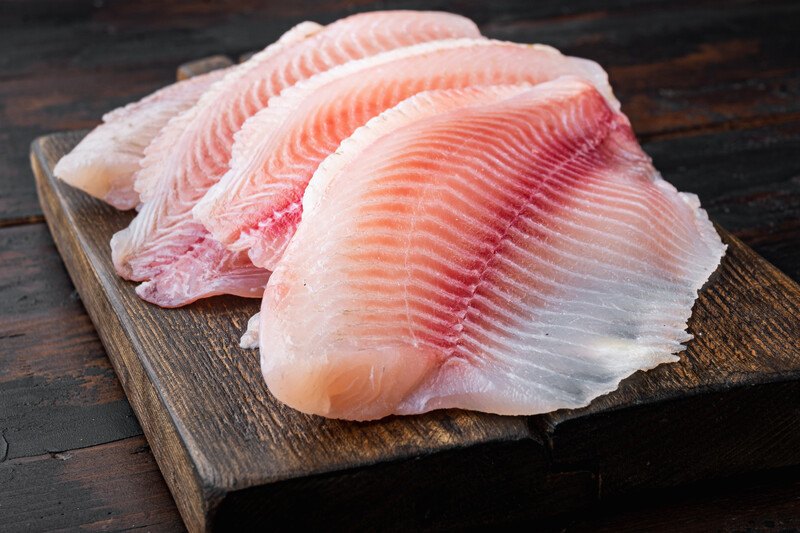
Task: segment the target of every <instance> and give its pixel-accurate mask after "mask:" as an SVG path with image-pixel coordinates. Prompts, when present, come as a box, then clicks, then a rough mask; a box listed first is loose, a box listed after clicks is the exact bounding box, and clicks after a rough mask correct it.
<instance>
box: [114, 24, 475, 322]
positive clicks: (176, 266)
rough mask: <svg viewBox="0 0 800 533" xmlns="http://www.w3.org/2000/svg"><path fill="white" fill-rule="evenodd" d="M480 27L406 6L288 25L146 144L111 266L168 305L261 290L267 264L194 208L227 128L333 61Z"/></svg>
mask: <svg viewBox="0 0 800 533" xmlns="http://www.w3.org/2000/svg"><path fill="white" fill-rule="evenodd" d="M479 35H480V34H479V32H478V29H477V27H476V26H475V25H474V23H472V22H471V21H469V20H468V19H465V18H463V17H460V16H457V15H451V14H447V13H434V12H410V11H392V12H378V13H364V14H359V15H354V16H351V17H348V18H345V19H342V20H340V21H337V22H335V23H333V24H331V25H330V26H327V27H325V28H324V29H320V28H319V26H317V25H311V24H304V25H300V26H298V27H297V28H295V29H293V30H291V31H290V32H289V33H288V34H287V35H285V36H284V37H283V38H281V40H280V41H279V42H278V43H276V44H274V45H272V46H270V47H268V48H267V49H266V50H264V51H262V52H260V53H259V54H257V55H256V56H254V57H253V58H251V59H250V60H249V61H248V62H247V63H245V64H244V65H242V66H240V67H239V68H237V69H236V70H234V71H232V72H231V73H230V74H228V75H227V76H226V77H225V78H224V79H223V80H222V81H221V82H220V83H218V84H215V85H214V87H213V89H212V90H210V91H208V92H207V93H206V94H204V95H203V97H202V98H201V99H200V100H199V102H198V103H197V105H196V106H194V107H193V108H192V109H191V110H189V111H187V112H186V113H184V114H183V115H182V116H181V117H178V118H177V119H175V120H173V121H171V122H170V124H169V125H168V126H167V127H166V128H165V129H164V130H163V131H162V133H161V134H160V135H159V137H158V138H157V139H155V140H154V141H153V143H152V144H151V146H149V147H148V149H147V153H146V157H145V159H144V161H143V163H142V167H143V168H142V170H141V172H140V173H139V175H138V176H137V178H136V187H137V190H139V191H140V192H141V194H142V200H143V202H144V205H143V207H142V210H141V211H140V213H139V215H138V216H137V217H136V218H135V219H134V220H133V222H132V223H131V225H130V226H129V227H128V228H127V229H125V230H123V231H121V232H119V233H117V234H116V235H115V236H114V238H113V239H112V241H111V246H112V258H113V260H114V265H115V267H116V269H117V272H118V273H119V274H120V275H121V276H123V277H125V278H127V279H131V280H135V281H145V280H147V281H146V283H145V284H143V285H142V286H140V287H139V288H138V289H137V293H138V294H139V295H140V296H141V297H143V298H144V299H146V300H148V301H150V302H153V303H156V304H158V305H161V306H165V307H174V306H179V305H183V304H186V303H189V302H191V301H193V300H195V299H197V298H202V297H205V296H210V295H211V294H216V293H218V292H226V293H230V294H237V295H241V296H258V295H260V294H261V292H262V291H263V285H264V283H265V282H266V273H265V272H264V271H263V270H262V269H258V268H256V267H254V266H253V265H252V264H251V263H250V261H249V259H248V258H247V255H246V254H243V253H235V252H229V251H228V250H226V248H225V247H224V246H222V245H220V244H219V243H218V242H216V241H215V240H214V239H211V238H210V236H209V234H208V233H207V232H206V231H205V229H204V228H203V226H202V224H200V223H198V222H197V221H195V220H194V219H193V218H192V216H191V209H192V207H193V206H194V204H195V203H196V202H197V200H199V199H200V198H201V197H202V196H203V195H204V194H205V192H206V191H207V190H208V188H209V187H210V186H211V185H213V184H214V183H216V181H218V180H219V178H220V177H221V176H222V175H223V174H224V173H225V171H226V170H227V169H228V162H229V159H230V153H231V146H232V144H233V136H234V134H235V133H236V131H238V130H239V128H240V127H241V125H242V124H243V123H244V121H245V120H246V119H247V118H248V117H249V116H251V115H253V114H254V113H256V112H257V111H258V110H260V109H261V108H263V107H264V106H266V105H267V103H268V102H269V100H270V98H272V97H273V96H275V95H277V94H278V93H280V92H281V91H282V90H283V89H284V88H286V87H289V86H291V85H293V84H294V83H296V82H298V81H301V80H303V79H305V78H308V77H310V76H313V75H314V74H316V73H319V72H321V71H324V70H327V69H328V68H330V67H332V66H335V65H338V64H341V63H345V62H347V61H349V60H352V59H357V58H362V57H365V56H368V55H371V54H375V53H379V52H382V51H385V50H389V49H393V48H397V47H401V46H405V45H409V44H415V43H419V42H424V41H431V40H438V39H450V38H455V37H465V36H467V37H477V36H479ZM176 282H179V283H189V284H190V285H188V286H176V285H175V283H176ZM206 287H213V291H209V290H207V288H206Z"/></svg>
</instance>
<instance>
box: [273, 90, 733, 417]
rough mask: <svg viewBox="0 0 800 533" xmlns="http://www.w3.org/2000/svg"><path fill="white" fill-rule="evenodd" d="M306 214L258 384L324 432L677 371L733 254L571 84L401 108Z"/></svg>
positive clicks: (536, 402) (420, 100)
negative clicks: (325, 421) (314, 419)
mask: <svg viewBox="0 0 800 533" xmlns="http://www.w3.org/2000/svg"><path fill="white" fill-rule="evenodd" d="M303 208H304V215H303V220H302V222H301V223H300V225H299V227H298V230H297V233H296V235H295V237H294V238H293V239H292V241H291V242H290V244H289V246H288V248H287V250H286V253H285V255H284V257H283V259H282V261H281V262H280V263H279V265H278V267H277V269H276V270H275V272H274V273H273V275H272V277H271V279H270V281H269V283H268V285H267V289H266V291H265V294H264V300H263V305H262V309H261V325H260V328H261V343H260V350H261V364H262V371H263V374H264V378H265V380H266V382H267V385H268V386H269V388H270V390H271V391H272V393H273V394H274V395H275V396H276V397H277V398H278V399H279V400H281V401H283V402H285V403H287V404H288V405H290V406H291V407H294V408H296V409H299V410H300V411H303V412H306V413H314V414H319V415H323V416H328V417H334V418H346V419H356V420H366V419H375V418H380V417H383V416H386V415H389V414H393V413H394V414H414V413H422V412H425V411H429V410H433V409H440V408H452V407H455V408H465V409H473V410H478V411H487V412H494V413H501V414H526V415H530V414H536V413H542V412H548V411H552V410H556V409H560V408H575V407H580V406H584V405H586V404H587V403H588V402H590V401H591V400H592V399H593V398H595V397H597V396H599V395H601V394H605V393H607V392H609V391H612V390H614V389H615V388H616V387H617V386H618V384H619V382H620V380H622V379H623V378H625V377H626V376H629V375H630V374H632V373H633V372H635V371H637V370H640V369H649V368H653V367H655V366H656V365H658V364H661V363H666V362H670V361H676V360H677V359H678V358H677V356H676V355H674V354H676V353H677V352H679V351H681V350H682V348H683V347H682V344H681V343H684V342H686V341H688V340H689V339H690V337H691V336H690V335H689V334H688V333H687V332H686V331H685V330H686V322H687V319H688V318H689V316H690V314H691V309H692V305H693V302H694V300H695V299H696V297H697V292H698V290H699V289H700V288H701V286H702V285H703V283H704V282H705V281H706V280H707V279H708V277H709V275H710V274H711V273H712V272H713V271H714V270H715V268H716V267H717V265H718V264H719V261H720V258H721V257H722V255H723V253H724V249H725V247H724V245H723V244H722V242H721V241H720V239H719V236H718V235H717V234H716V232H715V231H714V228H713V226H712V224H711V223H710V221H709V220H708V217H707V215H706V213H705V211H703V210H702V209H701V208H700V206H699V202H698V200H697V197H696V196H694V195H691V194H685V193H679V192H677V191H676V190H675V188H674V187H673V186H672V185H670V184H669V183H667V182H666V181H664V180H663V179H662V178H661V176H660V175H659V174H658V172H657V171H656V170H655V169H654V168H653V167H652V164H651V161H650V159H649V158H648V157H647V156H646V154H644V152H642V150H641V148H640V147H639V145H638V143H637V142H636V139H635V137H634V135H633V132H632V130H631V128H630V125H629V123H628V121H627V119H626V118H625V117H624V116H622V115H621V114H619V113H617V112H616V111H615V110H614V109H612V108H611V107H609V105H608V103H607V101H606V100H605V99H604V98H603V97H602V96H601V95H600V94H599V93H598V92H597V91H596V90H595V89H594V88H593V87H592V86H591V85H589V84H587V83H586V82H584V81H581V80H578V79H575V78H561V79H559V80H556V81H553V82H548V83H544V84H541V85H537V86H535V87H533V88H520V87H513V88H507V87H506V88H496V87H495V88H475V89H468V90H457V91H439V92H430V93H422V94H420V95H418V96H415V97H413V98H410V99H408V100H406V101H404V102H403V103H401V104H399V105H398V106H396V107H395V108H393V109H391V110H390V111H387V112H386V113H384V114H382V115H381V116H379V117H377V118H375V119H373V120H371V121H370V122H369V123H367V125H366V126H364V127H363V128H360V129H359V130H358V131H356V132H355V134H354V135H353V136H352V137H350V138H349V139H348V140H346V141H345V142H343V143H342V145H341V146H340V147H339V149H338V150H337V152H336V153H335V154H333V155H331V156H330V157H329V158H328V159H326V160H325V162H324V163H323V164H322V165H321V166H320V168H319V170H318V171H317V172H316V173H315V175H314V177H313V178H312V180H311V183H310V185H309V187H308V189H307V191H306V194H305V197H304V199H303Z"/></svg>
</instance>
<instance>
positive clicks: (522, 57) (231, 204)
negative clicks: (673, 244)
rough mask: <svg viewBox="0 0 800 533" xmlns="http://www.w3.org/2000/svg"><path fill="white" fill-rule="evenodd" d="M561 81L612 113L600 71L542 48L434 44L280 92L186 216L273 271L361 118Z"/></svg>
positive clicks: (387, 55) (465, 41)
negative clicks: (405, 105)
mask: <svg viewBox="0 0 800 533" xmlns="http://www.w3.org/2000/svg"><path fill="white" fill-rule="evenodd" d="M567 74H573V75H580V76H582V77H584V78H586V79H587V80H589V81H590V82H592V83H594V84H595V86H596V87H597V88H598V89H599V90H600V91H601V92H602V93H603V94H604V95H605V96H606V97H607V98H608V100H609V101H610V102H611V103H612V104H613V105H614V106H615V107H618V106H619V104H618V102H617V101H616V99H615V98H614V96H613V93H612V91H611V88H610V86H609V85H608V78H607V75H606V73H605V71H603V69H602V68H600V66H598V65H597V64H596V63H594V62H592V61H588V60H585V59H579V58H573V57H565V56H563V55H562V54H561V53H559V52H558V51H557V50H555V49H553V48H551V47H548V46H542V45H523V44H516V43H508V42H499V41H490V40H475V39H462V40H454V41H449V42H448V41H442V42H436V43H425V44H420V45H417V46H414V47H409V48H405V49H400V50H393V51H390V52H386V53H384V54H381V55H377V56H373V57H370V58H367V59H363V60H361V61H356V62H352V63H349V64H346V65H342V66H339V67H336V68H334V69H331V70H329V71H327V72H325V73H323V74H320V75H318V76H315V77H314V78H311V79H309V80H307V81H305V82H303V83H299V84H297V85H296V86H294V87H292V88H291V89H288V90H287V91H285V92H284V93H283V94H281V96H280V97H278V98H276V99H274V100H273V101H272V102H271V103H270V105H269V107H267V108H265V109H264V110H262V111H260V112H259V113H258V114H256V115H255V116H253V117H252V118H251V119H249V120H248V121H247V122H246V123H245V125H244V126H243V128H242V130H241V131H240V132H239V133H238V134H237V135H236V143H235V144H234V148H233V157H232V160H231V169H230V170H229V171H228V172H227V173H226V174H225V176H224V177H223V178H222V179H221V180H220V181H219V183H217V184H216V185H215V186H214V187H212V188H211V190H210V191H209V192H208V193H207V194H206V196H205V197H204V198H203V199H202V200H201V201H200V202H198V204H197V206H195V209H194V211H193V212H194V215H195V217H196V218H197V219H198V220H200V221H201V222H202V223H203V224H204V225H205V227H206V228H207V229H208V230H210V231H211V233H212V235H213V236H214V237H215V238H216V239H217V240H219V241H221V242H223V243H225V244H226V245H228V247H229V248H230V249H231V250H234V251H247V252H248V253H249V255H250V259H251V260H252V261H253V263H254V264H255V265H257V266H261V267H264V268H267V269H273V268H274V267H275V265H276V264H277V262H278V260H279V259H280V257H281V255H282V253H283V250H284V249H285V247H286V245H287V243H288V242H289V240H290V239H291V237H292V235H293V234H294V231H295V228H296V226H297V224H298V222H299V221H300V218H301V215H302V205H301V199H302V197H303V191H304V189H305V186H306V184H307V183H308V180H309V179H311V176H312V174H313V173H314V171H315V170H316V168H317V166H318V165H319V163H320V162H321V161H322V160H323V159H324V158H325V157H326V156H327V155H328V154H330V153H331V152H333V151H334V150H335V149H336V147H337V146H338V145H339V143H340V142H341V141H342V140H343V139H345V138H346V137H348V136H349V135H350V134H351V133H353V131H355V129H356V128H358V127H359V126H361V125H363V124H364V123H366V121H367V120H369V119H370V118H372V117H374V116H376V115H378V114H379V113H381V112H382V111H384V110H386V109H388V108H390V107H392V106H393V105H395V104H397V103H398V102H400V101H401V100H403V99H405V98H408V97H409V96H412V95H413V94H416V93H418V92H420V91H424V90H429V89H447V88H457V87H468V86H475V85H491V84H514V83H521V82H527V83H532V84H535V83H540V82H543V81H547V80H551V79H554V78H557V77H559V76H562V75H567Z"/></svg>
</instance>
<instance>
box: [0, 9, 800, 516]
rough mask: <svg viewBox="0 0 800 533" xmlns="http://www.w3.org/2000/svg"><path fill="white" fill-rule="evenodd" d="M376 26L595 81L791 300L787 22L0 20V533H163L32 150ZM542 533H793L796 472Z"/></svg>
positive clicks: (755, 16)
mask: <svg viewBox="0 0 800 533" xmlns="http://www.w3.org/2000/svg"><path fill="white" fill-rule="evenodd" d="M375 8H426V9H443V10H449V11H455V12H458V13H461V14H464V15H467V16H470V17H471V18H473V19H474V20H475V21H476V22H477V23H478V24H479V25H480V26H481V28H482V30H483V31H484V33H485V34H486V35H488V36H491V37H496V38H500V39H509V40H516V41H524V42H542V43H546V44H551V45H553V46H556V47H558V48H559V49H561V50H562V51H563V52H565V53H567V54H572V55H579V56H584V57H588V58H591V59H593V60H595V61H598V62H599V63H600V64H601V65H602V66H603V67H605V68H606V69H607V70H608V71H609V73H610V77H611V82H612V85H613V87H614V88H615V91H616V93H617V96H618V98H619V99H620V101H621V102H622V105H623V111H625V112H626V113H627V114H628V115H629V116H630V118H631V121H632V123H633V125H634V129H635V130H636V133H637V135H638V136H639V139H640V141H641V142H642V143H643V145H644V147H645V149H646V150H647V151H648V153H650V154H651V155H652V156H653V158H654V160H655V163H656V166H657V168H659V169H660V170H661V172H662V173H663V174H664V176H665V177H666V178H667V179H668V180H669V181H671V182H673V183H674V184H675V185H676V186H678V188H679V189H682V190H689V191H692V192H696V193H698V194H699V195H700V198H701V200H702V202H703V204H704V206H705V207H706V209H708V211H709V213H710V215H711V216H712V218H713V219H715V220H716V221H717V222H719V223H720V224H721V225H723V226H724V227H726V228H727V229H728V230H730V231H732V232H733V233H735V234H736V235H737V236H739V237H740V238H741V239H743V240H744V241H745V242H746V243H747V244H749V245H750V246H752V247H753V248H754V249H755V250H756V251H757V252H759V253H760V254H762V255H763V256H764V257H766V258H767V259H768V260H770V261H771V262H773V263H774V264H775V265H776V266H778V268H780V269H781V270H783V271H784V272H785V273H787V274H788V275H789V276H790V277H792V278H793V279H794V280H795V281H798V280H800V35H799V32H800V3H799V2H796V1H783V2H747V1H733V2H710V1H703V0H693V1H658V0H610V1H608V2H602V3H598V2H590V1H588V0H578V1H557V0H544V1H539V2H534V1H530V2H525V1H509V0H501V1H496V2H466V1H460V2H458V1H456V2H446V1H434V2H428V3H425V2H367V1H363V2H361V1H349V2H348V1H332V0H331V1H316V2H311V1H307V2H295V1H289V0H287V1H285V2H257V1H254V0H251V1H246V0H231V1H226V2H219V1H194V2H178V1H171V2H156V1H152V0H144V1H103V0H41V1H39V0H11V1H0V530H5V529H10V530H29V529H42V528H54V527H76V526H84V527H86V528H90V529H119V528H132V527H143V528H147V529H149V530H160V529H174V528H177V527H180V518H179V517H178V515H177V511H176V510H175V507H174V504H173V503H172V500H171V497H170V496H169V493H168V491H167V489H166V486H165V484H164V482H163V480H162V478H161V475H160V473H159V471H158V468H157V466H156V465H155V462H154V460H153V457H152V455H151V453H150V451H149V448H148V446H147V443H146V441H145V439H144V437H143V436H142V433H141V429H140V427H139V425H138V423H137V422H136V419H135V417H134V415H133V413H132V411H131V409H130V406H129V404H128V402H127V401H126V400H125V397H124V394H123V392H122V389H121V387H120V386H119V383H118V381H117V379H116V377H115V375H114V372H113V370H112V369H111V366H110V363H109V361H108V359H107V358H106V356H105V352H104V351H103V348H102V346H101V344H100V342H99V340H98V338H97V336H96V334H95V332H94V328H93V326H92V324H91V322H90V321H89V319H88V317H87V316H86V313H85V312H84V310H83V307H82V305H81V302H80V300H79V298H78V296H77V294H76V293H75V290H74V288H73V286H72V284H71V282H70V281H69V278H68V276H67V274H66V271H65V270H64V267H63V265H62V263H61V260H60V258H59V256H58V254H57V252H56V250H55V248H54V246H53V244H52V241H51V239H50V235H49V233H48V231H47V228H46V226H45V224H44V222H43V219H42V215H41V210H40V208H39V205H38V201H37V199H36V194H35V190H34V183H33V179H32V176H31V172H30V168H29V163H28V145H29V144H30V142H31V140H33V138H35V137H36V136H38V135H41V134H44V133H49V132H53V131H57V130H67V129H78V128H88V127H92V126H94V125H95V124H97V122H98V121H99V119H100V116H101V115H102V114H103V113H104V112H106V111H108V110H110V109H112V108H114V107H116V106H119V105H122V104H124V103H127V102H129V101H132V100H135V99H137V98H139V97H141V96H143V95H145V94H147V93H149V92H151V91H153V90H155V89H156V88H158V87H161V86H163V85H165V84H167V83H170V82H171V81H173V80H174V77H175V69H176V67H177V66H178V65H179V64H180V63H182V62H185V61H190V60H194V59H198V58H200V57H204V56H208V55H213V54H219V53H222V54H228V55H230V56H232V57H237V56H238V55H240V54H242V53H246V52H249V51H252V50H255V49H259V48H262V47H264V46H265V45H266V44H268V43H270V42H271V41H273V40H274V39H275V38H277V37H278V36H279V35H280V34H281V33H282V32H283V31H285V30H287V29H288V28H289V27H290V26H292V25H293V24H295V23H297V22H299V21H301V20H304V19H311V20H316V21H318V22H329V21H332V20H334V19H336V18H339V17H341V16H345V15H347V14H350V13H353V12H356V11H363V10H368V9H375ZM779 407H780V406H776V408H779ZM548 527H556V528H557V529H559V528H562V527H567V529H568V530H570V531H572V530H585V529H595V528H599V529H606V530H609V531H619V530H630V531H640V530H642V529H660V530H665V531H670V530H676V529H679V530H687V529H693V530H697V531H708V530H730V531H784V530H789V531H793V530H798V529H799V528H800V471H798V470H797V469H790V470H784V471H780V472H766V473H759V474H754V475H751V476H748V477H740V478H736V479H731V480H722V481H717V482H709V483H706V484H703V485H696V486H693V487H688V488H685V489H682V490H679V491H672V492H666V493H664V492H662V493H652V494H643V495H639V496H637V497H636V498H631V499H629V500H626V501H617V502H609V503H608V504H604V507H603V508H602V509H595V510H592V512H590V513H586V514H583V515H581V516H569V517H565V518H564V520H563V521H560V522H559V523H558V524H555V525H554V524H549V525H548Z"/></svg>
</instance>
